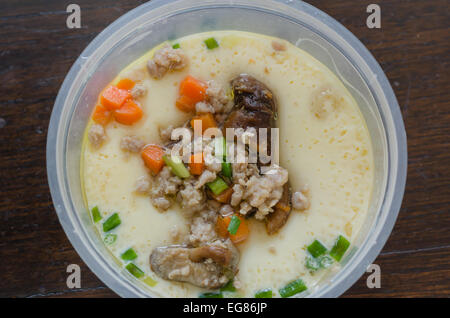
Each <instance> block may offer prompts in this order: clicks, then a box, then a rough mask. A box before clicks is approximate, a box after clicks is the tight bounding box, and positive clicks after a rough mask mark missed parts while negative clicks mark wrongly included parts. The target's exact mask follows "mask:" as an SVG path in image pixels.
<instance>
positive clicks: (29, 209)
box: [0, 0, 450, 297]
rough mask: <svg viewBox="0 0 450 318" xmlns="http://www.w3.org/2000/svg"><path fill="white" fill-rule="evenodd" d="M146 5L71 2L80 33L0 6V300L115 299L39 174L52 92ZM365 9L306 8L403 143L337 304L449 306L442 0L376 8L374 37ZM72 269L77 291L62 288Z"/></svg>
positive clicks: (448, 51) (56, 14)
mask: <svg viewBox="0 0 450 318" xmlns="http://www.w3.org/2000/svg"><path fill="white" fill-rule="evenodd" d="M142 2H144V1H131V0H127V1H120V3H119V1H113V0H102V1H99V0H89V1H87V0H78V1H76V3H78V4H79V5H80V6H81V8H82V28H81V29H77V30H70V29H67V28H66V24H65V21H66V17H67V13H66V12H65V9H66V6H67V5H68V4H69V3H71V2H69V1H58V0H49V1H37V0H22V1H15V0H3V1H2V2H1V3H0V76H1V80H2V83H1V85H0V127H1V128H0V137H1V143H0V155H1V160H0V185H1V193H0V202H1V204H0V220H1V222H0V269H1V271H0V297H115V296H116V295H115V294H114V293H113V292H112V291H111V290H109V289H108V288H107V287H105V285H104V284H103V283H102V282H101V281H99V279H98V278H97V277H96V276H95V275H94V274H93V273H92V272H91V271H90V270H89V269H88V268H87V266H86V265H85V264H84V263H83V261H82V260H81V259H80V257H79V256H78V254H77V253H76V252H75V250H74V249H73V247H72V246H71V244H70V242H69V241H68V239H67V238H66V235H65V233H64V231H63V230H62V227H61V226H60V224H59V222H58V219H57V217H56V214H55V211H54V208H53V206H52V201H51V197H50V193H49V189H48V184H47V179H46V168H45V144H46V133H47V127H48V123H49V118H50V113H51V110H52V107H53V103H54V100H55V97H56V94H57V92H58V89H59V87H60V85H61V83H62V81H63V79H64V77H65V75H66V73H67V72H68V70H69V68H70V67H71V65H72V64H73V62H74V61H75V60H76V58H77V57H78V55H79V54H80V53H81V51H82V50H83V49H84V48H85V47H86V46H87V45H88V43H89V42H90V41H91V40H92V39H93V38H94V37H95V36H96V35H97V34H98V33H99V32H101V31H102V30H103V29H104V28H105V27H106V26H108V25H109V24H110V23H111V22H113V21H114V20H115V19H117V18H118V17H119V16H121V15H122V14H124V13H126V12H128V11H129V10H131V9H133V8H134V7H136V6H138V5H140V4H141V3H142ZM372 2H373V1H366V0H360V1H350V0H342V1H325V0H320V1H319V0H317V1H310V3H311V4H312V5H314V6H316V7H318V8H319V9H321V10H323V11H325V12H326V13H328V14H330V15H331V16H333V17H334V18H335V19H337V20H338V21H340V22H341V23H342V24H343V25H344V26H346V27H347V28H348V29H349V30H350V31H352V32H353V33H354V34H355V35H356V36H357V37H358V38H359V39H360V40H361V41H362V42H363V43H364V44H365V45H366V46H367V48H368V49H369V50H370V51H371V52H372V54H373V55H374V56H375V58H376V59H377V60H378V62H379V63H380V65H381V66H382V68H383V69H384V71H385V72H386V75H387V76H388V78H389V80H390V81H391V84H392V86H393V88H394V90H395V93H396V95H397V98H398V101H399V103H400V106H401V111H402V114H403V118H404V121H405V125H406V130H407V135H408V155H409V166H408V182H407V186H406V193H405V197H404V202H403V205H402V208H401V211H400V214H399V218H398V221H397V223H396V225H395V228H394V230H393V232H392V235H391V237H390V238H389V240H388V242H387V244H386V246H385V247H384V249H383V251H382V252H381V254H380V255H379V257H378V258H377V260H376V261H375V263H376V264H379V265H380V266H381V271H382V288H380V289H369V288H367V287H366V276H365V275H364V276H363V277H362V278H361V279H360V280H359V281H358V282H357V283H356V284H355V285H354V286H353V287H352V288H350V289H349V290H348V291H347V292H346V293H345V294H344V297H386V296H389V297H449V296H450V213H449V203H450V169H449V161H450V155H449V151H448V149H449V146H450V145H449V135H450V125H449V122H450V121H449V120H450V109H449V100H450V98H449V97H450V81H449V75H448V69H449V56H450V26H449V21H450V14H449V8H448V3H447V1H445V0H428V1H419V0H411V1H406V0H383V1H381V0H379V1H377V3H378V4H379V5H380V6H381V9H382V27H381V30H376V29H368V28H367V27H366V25H365V20H366V17H367V13H366V7H367V5H368V4H370V3H372ZM72 263H75V264H79V265H80V266H81V270H82V288H81V289H79V290H70V289H68V288H67V286H66V283H65V281H66V277H67V276H66V275H67V274H66V267H67V265H68V264H72Z"/></svg>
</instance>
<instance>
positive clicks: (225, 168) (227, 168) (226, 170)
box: [222, 162, 233, 178]
mask: <svg viewBox="0 0 450 318" xmlns="http://www.w3.org/2000/svg"><path fill="white" fill-rule="evenodd" d="M222 174H223V175H224V176H225V177H228V178H231V177H232V175H233V169H232V168H231V163H230V162H222Z"/></svg>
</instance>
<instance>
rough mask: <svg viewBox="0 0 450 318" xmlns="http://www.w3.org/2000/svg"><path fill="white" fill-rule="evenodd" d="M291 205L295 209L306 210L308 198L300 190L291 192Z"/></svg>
mask: <svg viewBox="0 0 450 318" xmlns="http://www.w3.org/2000/svg"><path fill="white" fill-rule="evenodd" d="M292 207H293V208H294V209H295V210H306V209H308V208H309V200H308V198H307V197H306V195H305V194H303V193H302V192H301V191H297V192H294V193H292Z"/></svg>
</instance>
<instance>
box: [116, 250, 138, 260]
mask: <svg viewBox="0 0 450 318" xmlns="http://www.w3.org/2000/svg"><path fill="white" fill-rule="evenodd" d="M120 257H121V258H122V259H123V260H124V261H132V260H134V259H136V258H137V254H136V252H135V251H134V250H133V249H132V248H129V249H127V250H126V251H125V252H123V253H122V255H120Z"/></svg>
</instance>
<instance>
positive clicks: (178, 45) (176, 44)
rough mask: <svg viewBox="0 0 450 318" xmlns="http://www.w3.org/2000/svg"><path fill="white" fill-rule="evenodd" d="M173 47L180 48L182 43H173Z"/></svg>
mask: <svg viewBox="0 0 450 318" xmlns="http://www.w3.org/2000/svg"><path fill="white" fill-rule="evenodd" d="M172 48H173V49H179V48H180V43H175V44H174V45H172Z"/></svg>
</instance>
